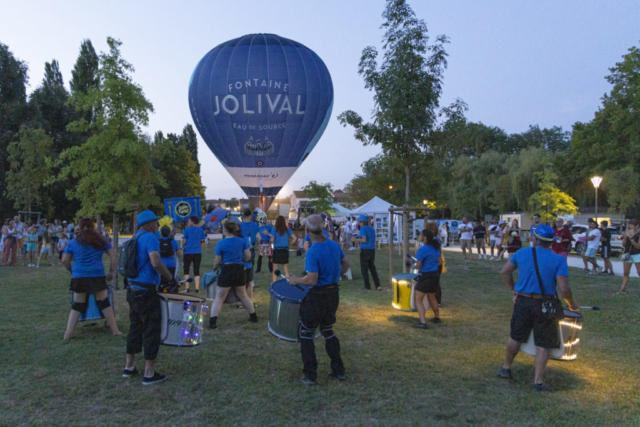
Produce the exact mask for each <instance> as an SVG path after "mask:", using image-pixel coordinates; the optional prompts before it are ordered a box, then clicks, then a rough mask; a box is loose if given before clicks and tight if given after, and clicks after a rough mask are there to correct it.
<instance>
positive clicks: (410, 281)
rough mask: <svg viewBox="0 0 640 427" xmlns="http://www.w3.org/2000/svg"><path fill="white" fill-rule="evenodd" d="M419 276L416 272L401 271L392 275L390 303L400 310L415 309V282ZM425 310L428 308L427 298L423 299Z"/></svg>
mask: <svg viewBox="0 0 640 427" xmlns="http://www.w3.org/2000/svg"><path fill="white" fill-rule="evenodd" d="M419 277H420V276H419V275H418V274H416V273H401V274H396V275H395V276H393V279H392V280H391V284H392V285H393V295H392V298H393V299H392V301H391V305H392V306H393V308H395V309H396V310H400V311H417V310H418V308H417V305H416V293H415V288H416V286H415V284H416V282H417V280H418V278H419ZM424 306H425V310H429V300H428V299H426V298H425V299H424Z"/></svg>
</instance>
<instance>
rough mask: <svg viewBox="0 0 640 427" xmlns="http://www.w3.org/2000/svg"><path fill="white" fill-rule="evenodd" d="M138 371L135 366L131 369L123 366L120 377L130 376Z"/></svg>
mask: <svg viewBox="0 0 640 427" xmlns="http://www.w3.org/2000/svg"><path fill="white" fill-rule="evenodd" d="M139 373H140V371H139V370H138V368H136V367H135V366H134V367H133V369H126V368H125V369H124V370H123V371H122V378H131V377H132V376H134V375H138V374H139Z"/></svg>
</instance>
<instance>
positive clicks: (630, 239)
mask: <svg viewBox="0 0 640 427" xmlns="http://www.w3.org/2000/svg"><path fill="white" fill-rule="evenodd" d="M639 225H640V222H639V221H638V220H637V219H632V220H631V221H629V226H628V227H627V230H626V231H625V236H624V240H623V241H622V246H623V247H624V253H625V254H629V255H628V257H629V258H628V259H627V260H626V261H625V262H624V264H623V267H624V273H623V277H622V286H621V287H620V290H619V291H618V293H619V294H621V295H626V294H627V284H628V283H629V275H630V274H631V266H633V265H634V264H635V266H636V271H637V272H638V276H640V226H639Z"/></svg>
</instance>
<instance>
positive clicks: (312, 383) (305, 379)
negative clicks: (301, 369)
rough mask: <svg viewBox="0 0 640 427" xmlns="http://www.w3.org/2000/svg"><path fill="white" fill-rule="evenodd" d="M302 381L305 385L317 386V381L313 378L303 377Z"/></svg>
mask: <svg viewBox="0 0 640 427" xmlns="http://www.w3.org/2000/svg"><path fill="white" fill-rule="evenodd" d="M300 381H301V382H302V384H304V385H316V381H315V380H312V379H311V378H309V377H307V376H306V375H303V376H302V378H301V379H300Z"/></svg>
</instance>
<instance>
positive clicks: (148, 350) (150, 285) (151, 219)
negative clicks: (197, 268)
mask: <svg viewBox="0 0 640 427" xmlns="http://www.w3.org/2000/svg"><path fill="white" fill-rule="evenodd" d="M137 219H138V232H137V233H136V234H135V235H134V236H133V238H134V239H138V240H137V247H138V248H137V249H138V257H137V264H138V276H137V277H134V278H130V279H129V286H128V288H127V302H128V303H129V319H130V320H131V326H130V327H129V335H128V336H127V364H126V366H125V368H124V372H123V373H122V376H123V377H124V378H130V377H131V376H133V375H136V374H138V373H139V371H138V369H136V367H135V365H134V358H135V354H136V353H140V352H141V351H142V349H143V347H144V358H145V368H144V378H143V379H142V384H144V385H151V384H155V383H159V382H162V381H164V380H166V379H167V376H166V375H162V374H160V373H158V372H156V371H155V368H154V366H155V362H156V358H157V357H158V351H159V350H160V343H161V339H160V329H161V323H160V321H161V319H162V312H161V309H160V296H158V285H159V284H160V276H162V278H163V279H165V280H166V281H168V282H173V284H174V285H175V279H174V278H173V275H172V274H171V273H170V272H169V270H168V269H167V267H165V265H164V264H163V263H162V258H161V257H160V243H159V241H158V238H157V237H156V232H157V231H158V220H159V219H160V217H157V216H156V215H155V214H154V213H153V212H151V211H148V210H147V211H144V212H142V213H140V214H138V217H137Z"/></svg>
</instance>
